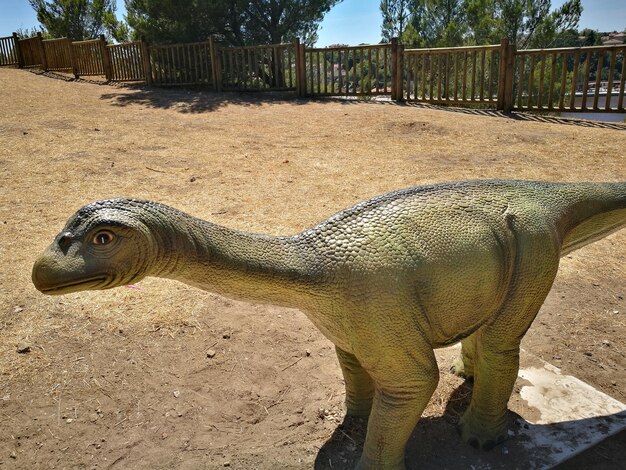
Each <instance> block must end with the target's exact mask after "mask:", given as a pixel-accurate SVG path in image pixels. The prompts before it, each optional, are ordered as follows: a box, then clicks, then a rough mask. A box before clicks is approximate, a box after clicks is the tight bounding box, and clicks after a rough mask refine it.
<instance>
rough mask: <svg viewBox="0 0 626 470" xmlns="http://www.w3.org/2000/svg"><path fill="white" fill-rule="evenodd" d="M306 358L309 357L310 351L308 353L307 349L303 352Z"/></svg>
mask: <svg viewBox="0 0 626 470" xmlns="http://www.w3.org/2000/svg"><path fill="white" fill-rule="evenodd" d="M305 354H306V357H309V356H310V355H311V351H309V350H308V349H307V350H306V351H305Z"/></svg>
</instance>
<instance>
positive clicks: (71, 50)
mask: <svg viewBox="0 0 626 470" xmlns="http://www.w3.org/2000/svg"><path fill="white" fill-rule="evenodd" d="M65 41H66V43H67V48H68V51H69V54H70V64H71V66H72V74H73V75H74V78H75V79H78V78H80V77H79V75H78V67H77V66H76V59H75V58H74V46H72V40H71V39H69V38H65Z"/></svg>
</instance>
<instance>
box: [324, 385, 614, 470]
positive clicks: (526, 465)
mask: <svg viewBox="0 0 626 470" xmlns="http://www.w3.org/2000/svg"><path fill="white" fill-rule="evenodd" d="M471 391H472V384H471V383H468V382H464V383H462V384H460V385H459V386H458V387H457V388H456V389H455V390H454V392H453V393H452V395H451V396H450V399H449V401H448V403H447V405H446V409H445V412H444V413H443V415H442V416H437V417H426V418H422V419H421V420H420V421H419V423H418V425H417V426H416V427H415V430H414V431H413V433H412V435H411V437H410V439H409V442H408V443H407V447H406V456H405V464H406V468H407V469H416V468H420V469H425V470H440V469H450V470H457V469H458V470H461V469H470V468H471V469H475V470H479V469H485V470H486V469H489V470H499V469H501V470H509V469H524V470H526V469H532V468H558V469H561V470H565V469H577V470H578V469H583V468H584V469H586V470H587V469H589V470H591V469H598V470H599V469H603V470H604V469H618V468H620V469H622V468H624V467H623V463H624V460H623V459H624V457H625V456H626V455H625V454H626V450H624V449H622V451H621V452H620V451H614V454H619V455H612V456H611V455H609V456H606V455H604V456H602V457H603V458H597V456H595V455H593V456H591V457H592V458H591V459H590V458H587V459H585V458H584V456H585V454H591V452H592V451H593V449H594V448H595V447H593V446H591V448H590V449H591V450H589V446H587V449H585V451H587V452H585V451H583V452H582V454H581V455H582V456H583V458H582V459H580V458H578V457H574V455H571V457H573V460H569V459H568V458H566V459H565V460H566V462H565V463H562V464H560V465H558V466H556V467H555V464H554V459H555V454H562V455H564V456H569V454H568V452H569V448H568V444H569V443H565V444H563V442H561V441H562V440H565V439H563V436H566V437H567V439H569V438H571V441H572V442H573V443H574V444H583V443H580V442H576V440H577V436H578V434H580V433H585V432H588V431H589V430H592V431H597V432H603V433H606V432H607V423H615V422H619V423H622V424H624V425H626V412H622V413H618V414H616V415H612V416H606V417H604V416H600V417H597V418H588V419H581V420H577V421H567V422H561V423H554V424H545V425H536V424H531V423H529V422H527V421H526V420H524V419H523V418H521V417H520V416H519V415H517V414H515V413H513V412H510V411H509V417H510V421H511V423H512V424H511V426H510V428H509V429H510V431H509V438H508V439H507V440H506V441H505V442H503V443H501V444H499V445H497V446H496V447H495V448H493V449H492V450H490V451H482V450H478V449H475V448H473V447H471V446H469V445H467V444H465V443H464V442H462V441H461V438H460V435H459V432H458V431H457V425H458V422H459V418H460V417H461V416H462V414H463V412H464V411H465V409H466V408H467V406H468V405H469V401H470V398H471ZM615 420H619V421H615ZM366 428H367V424H366V423H365V421H364V420H355V419H350V418H346V419H345V420H344V422H343V423H341V424H340V425H339V426H338V427H337V429H336V430H335V432H334V433H333V435H332V436H331V437H330V438H329V439H328V441H327V442H325V443H324V445H323V446H322V448H321V449H320V450H319V452H318V455H317V457H316V459H315V466H314V468H315V470H348V469H353V468H355V467H356V465H357V463H358V461H359V457H360V455H361V452H362V450H363V443H364V440H365V434H366V430H367V429H366ZM610 439H612V440H614V441H617V443H616V444H615V445H613V447H614V449H621V444H620V443H621V442H622V441H624V440H626V431H624V430H622V431H621V432H620V433H619V434H617V435H615V436H613V437H612V438H610ZM599 445H600V444H597V446H599ZM597 446H596V447H597ZM581 447H583V448H584V445H583V446H581ZM576 461H579V462H580V463H576ZM590 462H592V463H591V464H590Z"/></svg>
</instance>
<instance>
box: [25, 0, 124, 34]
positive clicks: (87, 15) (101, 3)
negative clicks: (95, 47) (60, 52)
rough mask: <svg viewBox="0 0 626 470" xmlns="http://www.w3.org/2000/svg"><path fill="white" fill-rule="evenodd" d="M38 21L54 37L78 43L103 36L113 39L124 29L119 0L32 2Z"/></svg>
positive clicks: (44, 0)
mask: <svg viewBox="0 0 626 470" xmlns="http://www.w3.org/2000/svg"><path fill="white" fill-rule="evenodd" d="M28 1H29V3H30V5H31V6H32V7H33V9H34V10H35V12H36V14H37V20H38V21H39V22H40V23H41V25H42V26H43V28H44V29H45V30H46V31H47V33H48V34H49V35H50V36H51V37H67V38H70V39H73V40H75V41H80V40H83V39H91V38H94V37H97V36H99V35H100V34H107V35H108V36H109V37H111V36H113V35H114V34H113V32H116V31H117V28H119V27H120V25H119V22H118V21H117V19H116V17H115V7H116V4H115V0H52V1H47V0H28Z"/></svg>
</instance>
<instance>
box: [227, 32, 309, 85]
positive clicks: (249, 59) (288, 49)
mask: <svg viewBox="0 0 626 470" xmlns="http://www.w3.org/2000/svg"><path fill="white" fill-rule="evenodd" d="M297 47H298V46H297V45H296V44H295V43H294V44H272V45H269V46H248V47H220V48H219V49H218V50H217V58H218V61H219V67H216V69H218V70H219V72H218V79H219V80H220V82H221V88H222V89H224V90H240V91H255V90H275V91H288V90H296V49H297Z"/></svg>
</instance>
